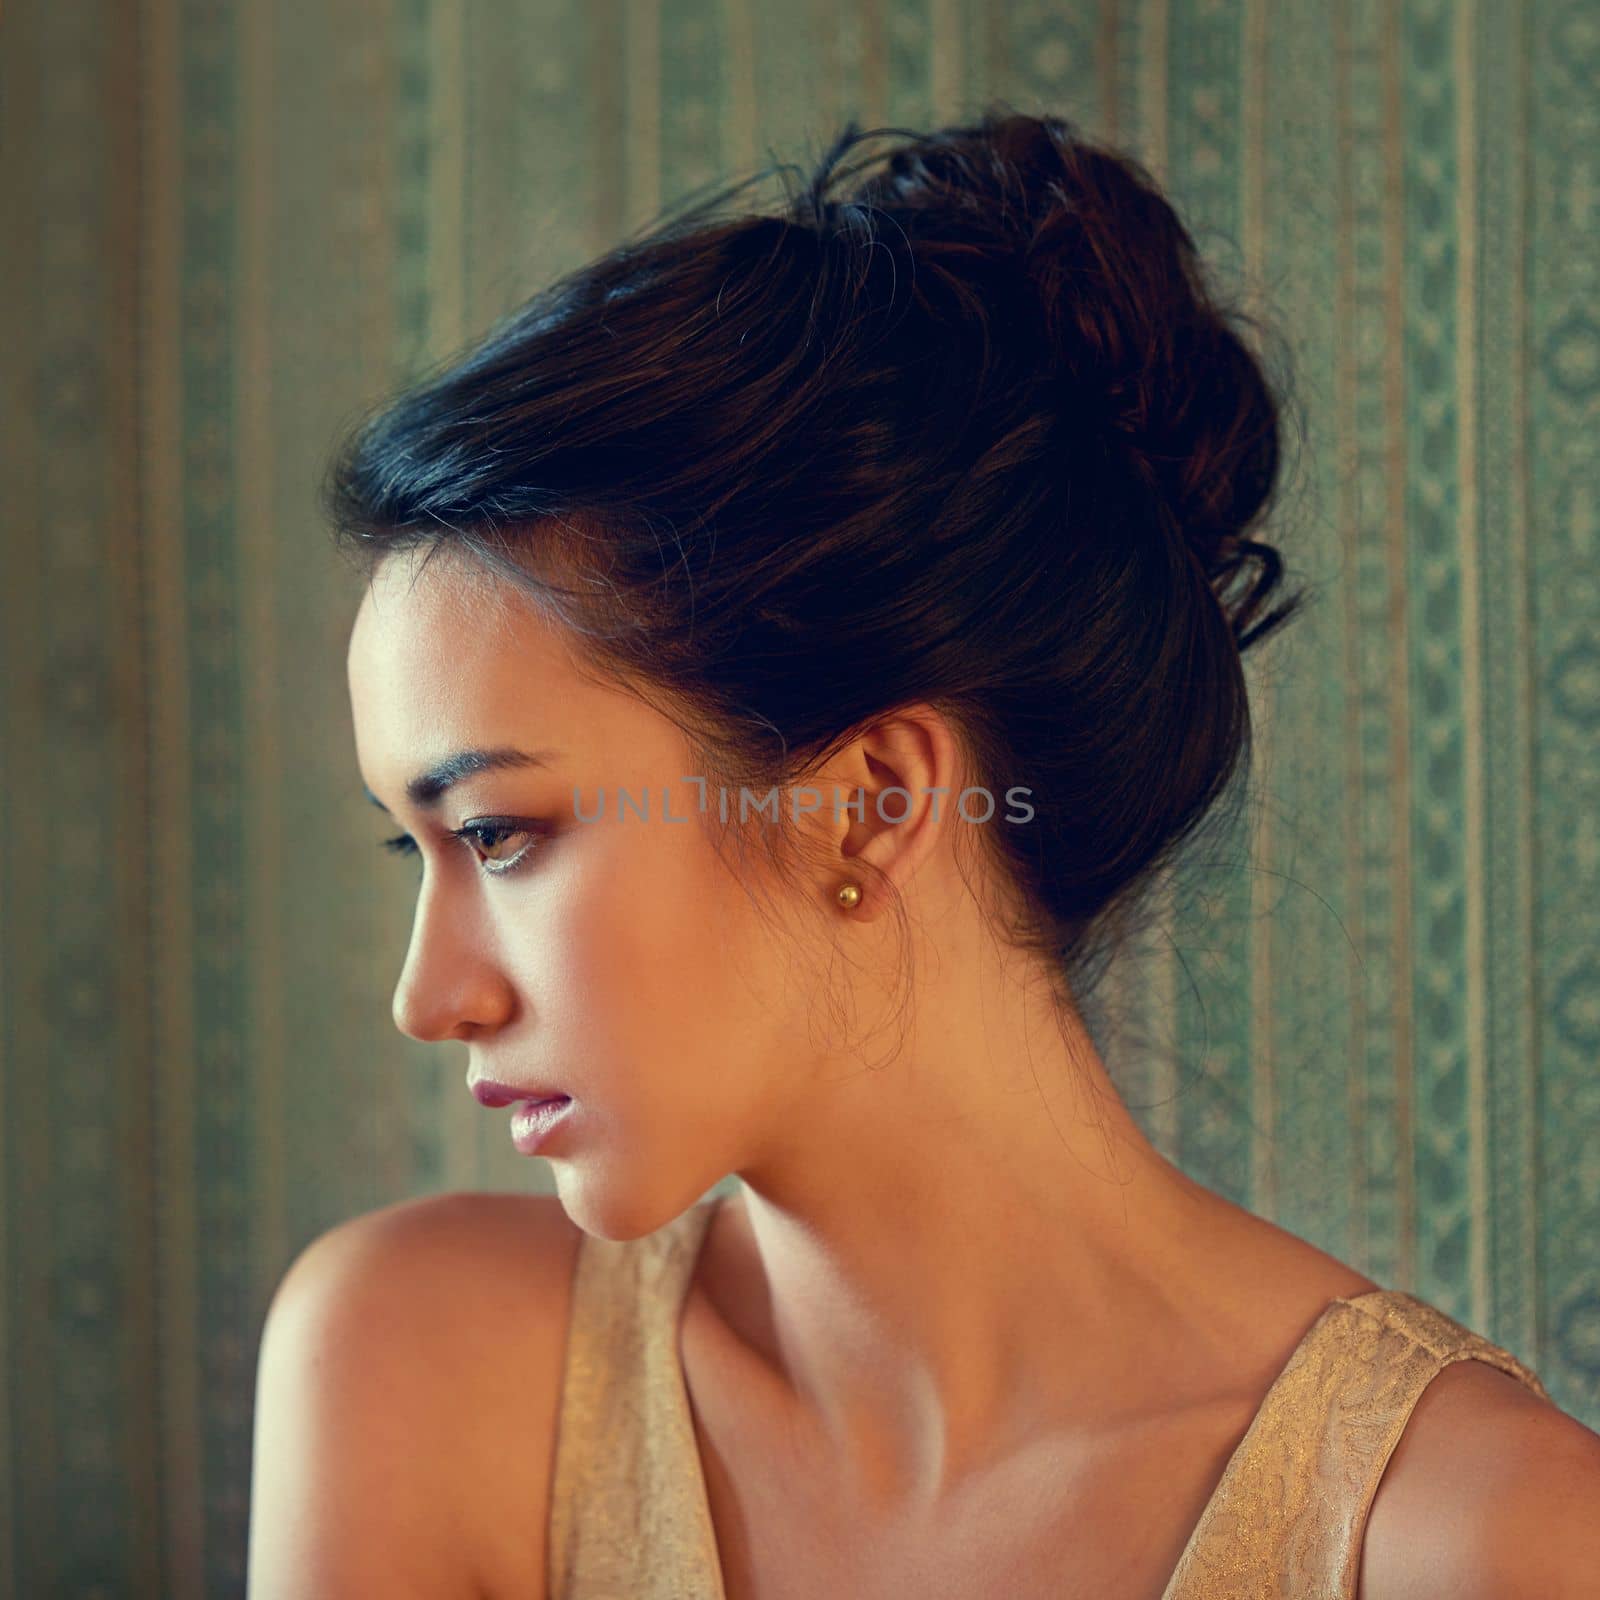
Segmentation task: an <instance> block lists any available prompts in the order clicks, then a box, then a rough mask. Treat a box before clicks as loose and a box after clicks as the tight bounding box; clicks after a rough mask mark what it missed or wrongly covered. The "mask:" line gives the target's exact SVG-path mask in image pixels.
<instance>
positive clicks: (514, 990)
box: [348, 552, 816, 1238]
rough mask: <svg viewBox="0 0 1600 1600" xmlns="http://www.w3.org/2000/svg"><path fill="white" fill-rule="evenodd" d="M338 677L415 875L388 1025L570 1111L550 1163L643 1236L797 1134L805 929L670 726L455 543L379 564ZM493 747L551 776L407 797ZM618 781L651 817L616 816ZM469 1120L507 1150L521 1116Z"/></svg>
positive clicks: (582, 1207)
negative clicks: (766, 899) (722, 824)
mask: <svg viewBox="0 0 1600 1600" xmlns="http://www.w3.org/2000/svg"><path fill="white" fill-rule="evenodd" d="M348 673H349V687H350V700H351V710H352V715H353V719H354V727H355V740H356V757H357V762H358V764H359V767H360V772H361V777H362V780H363V781H364V782H365V784H366V786H367V788H368V789H369V790H370V792H371V794H372V795H373V796H374V797H375V798H376V800H377V801H378V802H379V803H381V804H382V805H383V807H384V808H385V809H386V810H387V811H388V812H389V813H390V816H391V818H392V820H393V822H394V824H395V830H394V831H395V832H396V833H397V834H404V835H407V836H409V838H410V839H411V840H412V841H414V843H415V846H416V851H417V859H418V860H420V864H421V877H420V883H419V888H418V897H417V903H416V911H415V920H414V924H413V927H412V932H411V942H410V947H409V949H408V951H407V954H406V959H405V963H404V967H403V969H402V971H401V973H400V975H399V981H398V983H397V986H396V989H395V993H394V1018H395V1022H396V1025H397V1026H398V1027H399V1028H400V1029H401V1031H402V1032H404V1033H406V1034H409V1035H411V1036H412V1037H413V1038H416V1039H423V1040H444V1039H459V1040H461V1041H462V1042H464V1043H465V1044H466V1046H467V1056H468V1059H467V1068H468V1071H469V1072H470V1073H471V1075H472V1076H474V1077H487V1078H493V1079H496V1080H498V1081H500V1082H502V1083H505V1084H509V1085H511V1086H513V1087H515V1088H519V1089H526V1090H527V1092H528V1093H529V1094H530V1095H537V1094H565V1095H569V1096H570V1097H571V1099H572V1102H573V1104H572V1105H571V1106H570V1107H569V1108H568V1109H567V1112H566V1113H565V1114H564V1116H563V1117H562V1119H561V1121H560V1123H559V1124H558V1125H557V1126H556V1127H555V1128H554V1129H553V1131H552V1133H551V1135H550V1137H549V1139H548V1141H547V1142H546V1143H545V1144H544V1145H543V1146H542V1147H541V1149H540V1151H539V1154H540V1155H542V1156H545V1157H547V1158H548V1159H549V1160H550V1162H551V1163H552V1171H553V1173H554V1177H555V1182H556V1186H557V1189H558V1191H559V1193H560V1196H561V1199H562V1203H563V1205H564V1207H565V1209H566V1210H567V1211H568V1213H569V1214H570V1215H571V1216H572V1217H573V1219H574V1220H575V1221H576V1222H578V1223H579V1224H580V1226H582V1227H584V1228H585V1229H586V1230H587V1231H590V1232H593V1233H596V1234H598V1235H600V1236H602V1237H615V1238H622V1237H633V1236H635V1235H636V1234H637V1233H638V1232H640V1231H642V1230H645V1229H649V1228H652V1227H655V1226H657V1225H658V1224H659V1222H660V1221H661V1219H662V1217H663V1215H673V1214H676V1213H677V1212H678V1211H680V1210H682V1209H683V1208H684V1207H686V1206H687V1205H689V1204H691V1203H692V1202H693V1201H694V1200H695V1199H697V1198H698V1197H699V1196H700V1195H701V1194H702V1193H704V1191H705V1190H706V1189H708V1188H709V1187H711V1185H712V1184H714V1183H716V1182H717V1181H718V1180H719V1179H720V1178H722V1177H723V1176H724V1175H726V1174H727V1173H728V1172H730V1171H733V1170H736V1169H738V1168H739V1167H741V1166H743V1165H744V1164H745V1163H746V1161H747V1160H749V1159H751V1158H753V1157H755V1156H757V1155H759V1154H760V1153H761V1149H762V1144H763V1141H765V1140H767V1139H768V1138H770V1137H772V1136H773V1135H774V1133H775V1132H776V1131H778V1130H784V1129H788V1130H791V1131H792V1130H793V1129H794V1128H795V1127H796V1125H797V1117H796V1113H797V1112H798V1110H799V1108H800V1107H801V1105H802V1103H803V1101H804V1099H805V1097H806V1095H807V1091H808V1088H809V1085H808V1083H807V1082H806V1081H805V1080H806V1076H807V1075H806V1071H805V1068H806V1065H807V1063H808V1062H810V1063H813V1064H814V1063H815V1060H816V1058H815V1054H814V1052H813V1051H811V1050H809V1049H808V1046H807V1030H806V1027H805V1018H806V1014H807V1010H808V1007H807V1003H806V996H805V995H804V994H803V993H801V992H799V990H798V989H797V986H796V985H795V983H794V981H793V979H792V968H793V967H794V965H795V963H794V955H795V949H794V945H793V943H792V942H791V940H792V938H793V937H795V936H796V935H799V936H801V937H803V936H804V935H803V934H802V933H801V931H800V930H799V929H798V928H791V930H790V931H789V933H788V934H786V935H775V934H774V931H773V928H772V926H771V922H770V920H769V919H767V918H763V917H762V916H761V915H760V914H759V912H758V911H757V909H756V908H755V907H754V906H753V905H752V904H751V902H750V900H749V898H748V897H747V896H746V894H745V892H744V891H743V889H742V888H741V887H740V885H739V884H738V883H737V882H736V881H735V879H734V877H733V875H732V873H731V872H730V871H729V870H728V868H727V867H726V866H725V865H724V864H723V862H722V861H721V859H720V858H719V857H718V856H717V855H716V853H715V851H714V850H713V848H712V844H711V841H710V839H709V838H708V837H707V834H706V832H705V830H704V827H703V823H702V819H701V818H700V817H699V816H698V815H697V814H696V807H697V805H698V791H697V788H696V786H695V785H694V784H692V783H688V782H685V779H686V778H689V777H694V776H698V775H699V774H697V773H696V772H695V769H694V768H693V766H692V765H690V756H689V754H688V747H687V743H686V741H685V738H684V736H683V734H682V732H681V730H680V729H679V728H678V727H677V726H676V724H674V723H673V722H672V721H670V720H669V719H668V718H666V717H664V716H663V715H661V714H660V713H659V712H657V711H656V710H655V709H654V708H653V707H650V706H647V705H646V704H645V703H644V702H643V701H641V700H639V699H638V698H637V697H636V696H633V695H630V694H627V693H625V692H622V691H620V690H617V689H614V688H610V687H605V686H601V685H598V684H596V683H595V682H593V681H592V680H591V679H590V678H589V677H587V676H585V675H583V674H582V673H580V671H579V670H578V668H577V666H576V664H575V658H574V657H573V656H572V655H571V654H570V653H569V645H568V643H567V638H566V636H565V635H563V634H562V633H561V632H560V631H559V629H558V628H557V627H556V626H555V625H554V624H552V623H551V622H549V621H548V620H546V619H545V618H543V617H542V616H540V615H539V614H538V613H537V612H536V611H534V610H533V609H532V608H531V606H529V605H528V604H527V602H526V601H524V600H522V599H520V597H516V596H513V595H511V594H510V593H509V592H508V591H507V589H506V588H504V587H503V586H498V585H496V584H495V583H494V582H493V581H492V580H490V579H488V578H486V577H485V576H483V575H482V574H481V573H478V572H477V571H475V570H474V569H471V568H469V567H468V566H467V565H466V563H465V562H464V561H462V560H460V559H458V558H455V557H454V556H453V555H452V554H451V553H449V552H441V553H440V554H439V555H438V556H436V557H435V558H434V559H433V560H431V561H429V562H428V563H427V564H426V565H424V564H423V563H422V562H421V560H420V558H419V557H417V556H414V555H411V554H401V555H398V556H391V557H389V558H388V559H387V560H386V561H385V562H384V563H383V564H382V565H381V566H380V568H379V569H378V572H377V574H376V576H375V577H374V579H373V582H372V584H371V585H370V586H369V589H368V592H367V593H366V595H365V596H364V597H363V599H362V602H361V606H360V609H359V611H358V613H357V616H356V620H355V625H354V628H353V629H352V632H351V637H350V645H349V654H348ZM485 750H514V751H523V752H527V753H529V754H533V755H537V756H539V757H540V760H539V762H538V764H523V765H516V766H505V767H502V768H497V769H494V770H488V771H479V772H475V773H474V772H468V773H467V774H466V775H465V776H461V777H459V778H458V779H457V780H456V781H453V782H449V783H448V786H446V787H443V788H442V789H440V790H439V792H437V793H435V794H434V795H433V796H432V798H431V800H429V798H428V797H427V796H426V795H421V794H417V793H413V792H412V791H410V790H408V784H410V783H411V782H412V780H414V779H417V778H418V777H420V776H421V775H423V774H425V773H428V772H430V771H432V770H433V769H435V768H437V767H439V766H440V764H441V763H445V762H446V761H447V760H448V759H449V758H451V757H454V756H458V755H459V754H460V753H461V752H464V751H485ZM619 789H626V790H627V791H628V792H629V794H630V795H631V796H632V797H634V799H636V800H638V801H640V802H641V803H643V802H644V799H645V797H646V796H648V818H647V820H646V819H641V817H640V816H639V815H637V813H636V812H635V811H633V810H631V809H630V810H628V812H627V814H626V815H625V816H624V817H623V818H622V819H621V820H619V819H618V806H617V794H618V790H619ZM575 791H576V794H577V797H578V799H579V801H580V803H581V808H582V811H583V814H584V816H586V817H590V818H593V817H595V815H596V813H597V811H599V809H600V797H601V794H602V792H603V794H604V800H605V805H604V812H603V815H602V816H600V818H599V819H598V820H591V821H580V820H579V818H578V816H577V815H576V814H575V807H574V793H575ZM664 792H665V793H666V794H667V795H668V796H670V802H671V806H670V809H671V814H672V816H673V817H675V818H678V819H680V820H676V821H668V820H665V819H664V817H663V810H662V796H663V793H664ZM709 794H710V801H709V803H710V804H712V805H715V804H716V803H717V800H716V789H715V787H714V786H713V787H711V789H710V791H709ZM733 799H734V802H735V803H736V801H737V797H736V796H734V797H733ZM469 825H471V827H472V830H473V831H472V832H470V833H468V834H466V835H464V836H460V830H463V829H466V828H468V827H469ZM752 825H762V826H768V825H773V824H764V823H762V824H752ZM778 825H788V824H787V823H783V824H778ZM766 887H767V888H768V889H770V888H771V887H772V886H771V885H767V886H766ZM779 903H780V904H781V903H782V902H779ZM466 1076H467V1074H466V1073H464V1074H463V1079H462V1086H461V1089H460V1091H459V1092H460V1093H461V1095H463V1096H466V1095H467V1094H468V1089H467V1086H466ZM477 1114H479V1115H483V1116H494V1117H499V1118H502V1119H505V1120H506V1122H507V1123H508V1130H507V1138H508V1139H509V1138H510V1132H509V1120H510V1117H511V1113H510V1111H508V1110H484V1111H480V1112H478V1113H477Z"/></svg>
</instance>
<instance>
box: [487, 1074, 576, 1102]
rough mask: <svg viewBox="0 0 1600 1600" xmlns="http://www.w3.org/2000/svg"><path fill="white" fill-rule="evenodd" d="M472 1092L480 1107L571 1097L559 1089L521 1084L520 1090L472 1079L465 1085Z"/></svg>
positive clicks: (491, 1079)
mask: <svg viewBox="0 0 1600 1600" xmlns="http://www.w3.org/2000/svg"><path fill="white" fill-rule="evenodd" d="M467 1087H468V1088H469V1089H471V1091H472V1098H473V1099H474V1100H476V1101H477V1102H478V1104H479V1105H480V1106H514V1105H515V1104H516V1103H517V1102H518V1101H519V1100H531V1101H539V1100H565V1099H570V1098H571V1096H569V1095H566V1094H563V1093H562V1091H561V1090H559V1089H538V1088H535V1087H533V1085H531V1084H523V1085H522V1086H521V1087H520V1088H519V1087H517V1086H516V1085H514V1084H509V1083H496V1082H495V1080H494V1079H493V1078H474V1079H473V1080H472V1082H471V1083H469V1084H468V1085H467Z"/></svg>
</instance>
